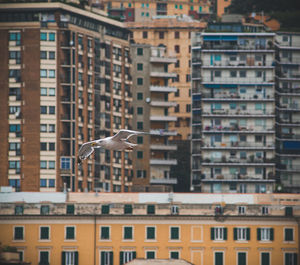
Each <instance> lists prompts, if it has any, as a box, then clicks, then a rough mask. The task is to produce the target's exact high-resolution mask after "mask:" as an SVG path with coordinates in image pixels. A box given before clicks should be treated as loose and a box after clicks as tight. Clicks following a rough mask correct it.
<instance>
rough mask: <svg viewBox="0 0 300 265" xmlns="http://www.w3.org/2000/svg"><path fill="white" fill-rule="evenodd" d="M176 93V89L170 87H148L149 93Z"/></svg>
mask: <svg viewBox="0 0 300 265" xmlns="http://www.w3.org/2000/svg"><path fill="white" fill-rule="evenodd" d="M176 91H177V88H176V87H171V86H150V92H162V93H171V92H176Z"/></svg>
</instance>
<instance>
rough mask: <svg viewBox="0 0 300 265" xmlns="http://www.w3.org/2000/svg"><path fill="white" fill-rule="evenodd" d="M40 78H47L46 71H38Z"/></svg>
mask: <svg viewBox="0 0 300 265" xmlns="http://www.w3.org/2000/svg"><path fill="white" fill-rule="evenodd" d="M40 76H41V78H46V77H47V70H46V69H41V70H40Z"/></svg>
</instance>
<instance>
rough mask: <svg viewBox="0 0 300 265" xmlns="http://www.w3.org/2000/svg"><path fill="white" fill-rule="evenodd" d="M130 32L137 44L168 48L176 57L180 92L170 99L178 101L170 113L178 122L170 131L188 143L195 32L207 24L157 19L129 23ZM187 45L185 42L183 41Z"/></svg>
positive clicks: (174, 68)
mask: <svg viewBox="0 0 300 265" xmlns="http://www.w3.org/2000/svg"><path fill="white" fill-rule="evenodd" d="M126 26H127V28H128V29H130V30H132V32H133V37H132V38H133V40H134V42H135V43H140V44H149V45H152V46H164V47H166V50H167V52H168V53H169V54H170V55H172V56H173V57H176V59H177V61H176V63H175V64H171V65H170V67H169V69H170V71H171V72H174V73H176V76H175V77H174V78H172V86H174V87H176V88H177V91H176V93H171V94H170V97H169V99H170V100H171V101H176V102H177V105H176V107H174V108H172V109H170V113H172V115H174V116H176V117H177V120H176V122H175V121H174V122H172V123H171V124H170V129H172V130H176V131H177V132H178V134H177V136H176V137H174V139H176V140H187V139H189V136H190V129H189V128H190V121H191V85H190V81H191V80H190V60H191V44H190V39H191V32H193V31H199V29H203V28H204V27H205V26H206V23H204V22H199V21H195V20H192V19H190V18H188V17H169V18H158V19H153V20H152V21H150V22H128V23H126ZM183 39H184V40H186V41H182V40H183Z"/></svg>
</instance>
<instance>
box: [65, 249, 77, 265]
mask: <svg viewBox="0 0 300 265" xmlns="http://www.w3.org/2000/svg"><path fill="white" fill-rule="evenodd" d="M62 264H64V265H77V264H78V251H63V252H62Z"/></svg>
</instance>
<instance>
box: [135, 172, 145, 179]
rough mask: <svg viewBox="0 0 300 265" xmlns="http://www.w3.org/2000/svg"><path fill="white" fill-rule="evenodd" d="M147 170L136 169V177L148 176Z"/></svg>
mask: <svg viewBox="0 0 300 265" xmlns="http://www.w3.org/2000/svg"><path fill="white" fill-rule="evenodd" d="M146 176H147V174H146V170H137V171H136V177H137V178H146Z"/></svg>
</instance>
